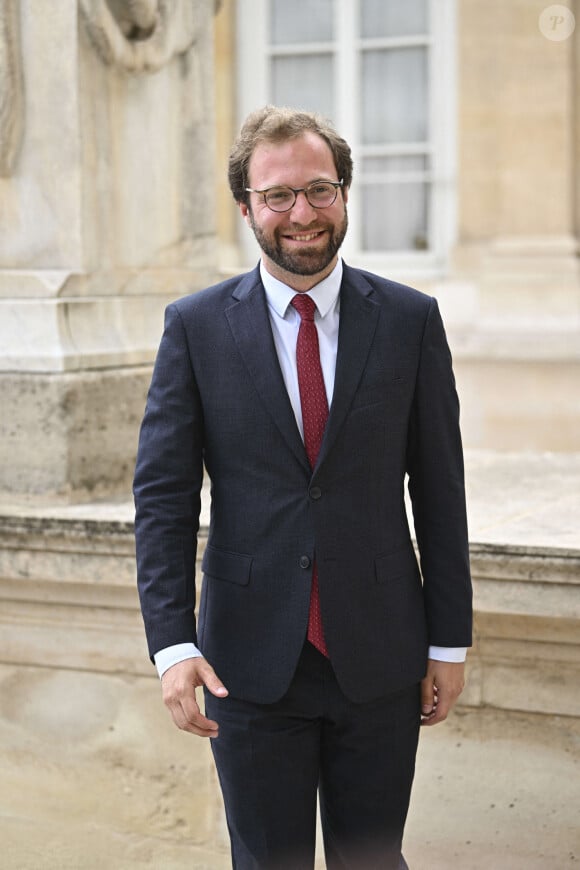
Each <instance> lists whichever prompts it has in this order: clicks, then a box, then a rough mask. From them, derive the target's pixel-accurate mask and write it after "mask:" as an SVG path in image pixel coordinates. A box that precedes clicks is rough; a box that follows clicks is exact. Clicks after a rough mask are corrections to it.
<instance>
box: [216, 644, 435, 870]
mask: <svg viewBox="0 0 580 870" xmlns="http://www.w3.org/2000/svg"><path fill="white" fill-rule="evenodd" d="M206 712H207V715H208V716H209V717H210V718H212V719H215V720H216V721H217V722H218V723H219V737H217V738H215V739H213V740H212V750H213V754H214V759H215V763H216V768H217V772H218V776H219V780H220V785H221V789H222V793H223V798H224V804H225V810H226V818H227V823H228V829H229V833H230V839H231V848H232V866H233V867H234V868H235V870H312V868H313V866H314V852H315V841H316V804H317V794H318V797H319V800H320V817H321V823H322V833H323V840H324V851H325V856H326V865H327V868H328V870H379V868H380V870H400V868H404V867H406V866H407V865H406V864H405V862H404V860H403V858H402V856H401V843H402V838H403V829H404V825H405V820H406V816H407V810H408V806H409V799H410V794H411V785H412V782H413V775H414V771H415V756H416V752H417V744H418V739H419V728H420V687H419V685H413V686H411V687H408V688H406V689H404V690H402V691H398V692H396V693H393V694H391V695H389V696H387V697H381V698H379V699H377V700H375V701H371V702H369V703H364V704H355V703H354V702H352V701H350V700H349V699H348V698H347V697H346V696H345V695H344V694H343V693H342V691H341V690H340V687H339V685H338V683H337V680H336V677H335V675H334V672H333V669H332V666H331V664H330V662H329V660H328V659H327V658H325V657H324V656H323V655H321V654H320V653H319V652H318V651H317V650H316V649H315V648H314V647H313V646H311V645H310V644H309V643H308V642H307V643H306V644H305V646H304V649H303V652H302V654H301V657H300V660H299V662H298V666H297V669H296V673H295V675H294V678H293V680H292V683H291V685H290V687H289V689H288V691H287V692H286V694H285V695H284V696H283V697H282V698H281V699H280V700H279V701H277V702H276V703H273V704H255V703H251V702H247V701H243V700H240V699H237V698H232V697H227V698H225V699H218V698H215V697H214V696H213V695H211V694H209V693H208V692H207V691H206Z"/></svg>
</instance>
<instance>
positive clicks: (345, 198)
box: [342, 187, 349, 205]
mask: <svg viewBox="0 0 580 870" xmlns="http://www.w3.org/2000/svg"><path fill="white" fill-rule="evenodd" d="M348 191H349V188H348V187H343V188H342V201H343V202H344V204H345V205H346V204H347V202H348Z"/></svg>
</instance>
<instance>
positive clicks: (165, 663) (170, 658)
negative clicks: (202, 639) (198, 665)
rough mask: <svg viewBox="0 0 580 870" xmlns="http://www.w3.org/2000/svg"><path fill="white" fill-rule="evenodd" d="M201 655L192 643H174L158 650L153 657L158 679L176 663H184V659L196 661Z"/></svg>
mask: <svg viewBox="0 0 580 870" xmlns="http://www.w3.org/2000/svg"><path fill="white" fill-rule="evenodd" d="M201 655H203V653H201V652H200V651H199V650H198V648H197V647H196V645H195V644H194V643H176V644H174V645H173V646H166V647H165V648H164V649H160V650H159V652H156V653H155V655H154V656H153V661H154V662H155V667H156V668H157V673H158V674H159V679H161V677H162V676H163V674H164V673H165V671H167V670H169V668H171V667H172V666H173V665H176V664H177V662H184V661H185V660H186V659H196V658H198V657H199V656H201Z"/></svg>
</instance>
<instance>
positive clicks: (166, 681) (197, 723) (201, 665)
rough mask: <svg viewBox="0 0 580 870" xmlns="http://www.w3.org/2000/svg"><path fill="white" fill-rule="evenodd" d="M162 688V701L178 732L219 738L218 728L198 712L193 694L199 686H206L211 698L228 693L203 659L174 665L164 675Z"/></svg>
mask: <svg viewBox="0 0 580 870" xmlns="http://www.w3.org/2000/svg"><path fill="white" fill-rule="evenodd" d="M161 686H162V692H163V701H164V703H165V705H166V706H167V707H168V709H169V711H170V713H171V716H172V718H173V721H174V722H175V724H176V725H177V727H178V728H179V729H180V730H181V731H189V732H190V733H191V734H197V735H198V736H200V737H217V736H218V724H217V722H214V721H213V719H208V718H207V717H206V716H204V715H203V713H202V712H201V711H200V709H199V705H198V703H197V698H196V695H195V690H196V689H197V688H198V687H199V686H207V688H208V690H209V691H210V692H212V694H214V695H217V697H222V698H223V697H225V696H226V695H227V694H228V690H227V689H226V687H225V686H224V685H223V683H222V682H221V680H220V679H219V677H218V676H217V674H216V673H215V671H214V669H213V668H212V667H211V665H210V664H209V663H208V662H207V661H206V660H205V659H204V658H202V657H197V658H191V659H186V660H185V661H183V662H177V664H175V665H173V666H172V667H171V668H168V670H167V671H166V672H165V673H164V674H163V677H162V679H161Z"/></svg>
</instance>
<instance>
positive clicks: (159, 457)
mask: <svg viewBox="0 0 580 870" xmlns="http://www.w3.org/2000/svg"><path fill="white" fill-rule="evenodd" d="M202 481H203V418H202V409H201V401H200V396H199V391H198V388H197V384H196V381H195V377H194V372H193V367H192V363H191V359H190V354H189V350H188V345H187V340H186V334H185V329H184V325H183V322H182V318H181V315H180V313H179V311H178V309H177V307H176V306H175V305H170V306H169V307H168V308H167V310H166V313H165V331H164V333H163V337H162V339H161V344H160V347H159V351H158V355H157V359H156V362H155V367H154V371H153V378H152V381H151V386H150V389H149V394H148V397H147V405H146V409H145V415H144V419H143V423H142V426H141V432H140V437H139V447H138V453H137V465H136V469H135V479H134V486H133V492H134V497H135V538H136V548H137V584H138V588H139V596H140V600H141V610H142V613H143V619H144V622H145V631H146V634H147V642H148V647H149V654H150V655H151V656H153V655H154V654H155V653H156V652H158V651H159V650H160V649H163V648H165V647H168V646H171V645H173V644H178V643H187V642H192V643H197V634H196V625H195V559H196V549H197V532H198V529H199V515H200V506H201V501H200V492H201V485H202Z"/></svg>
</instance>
